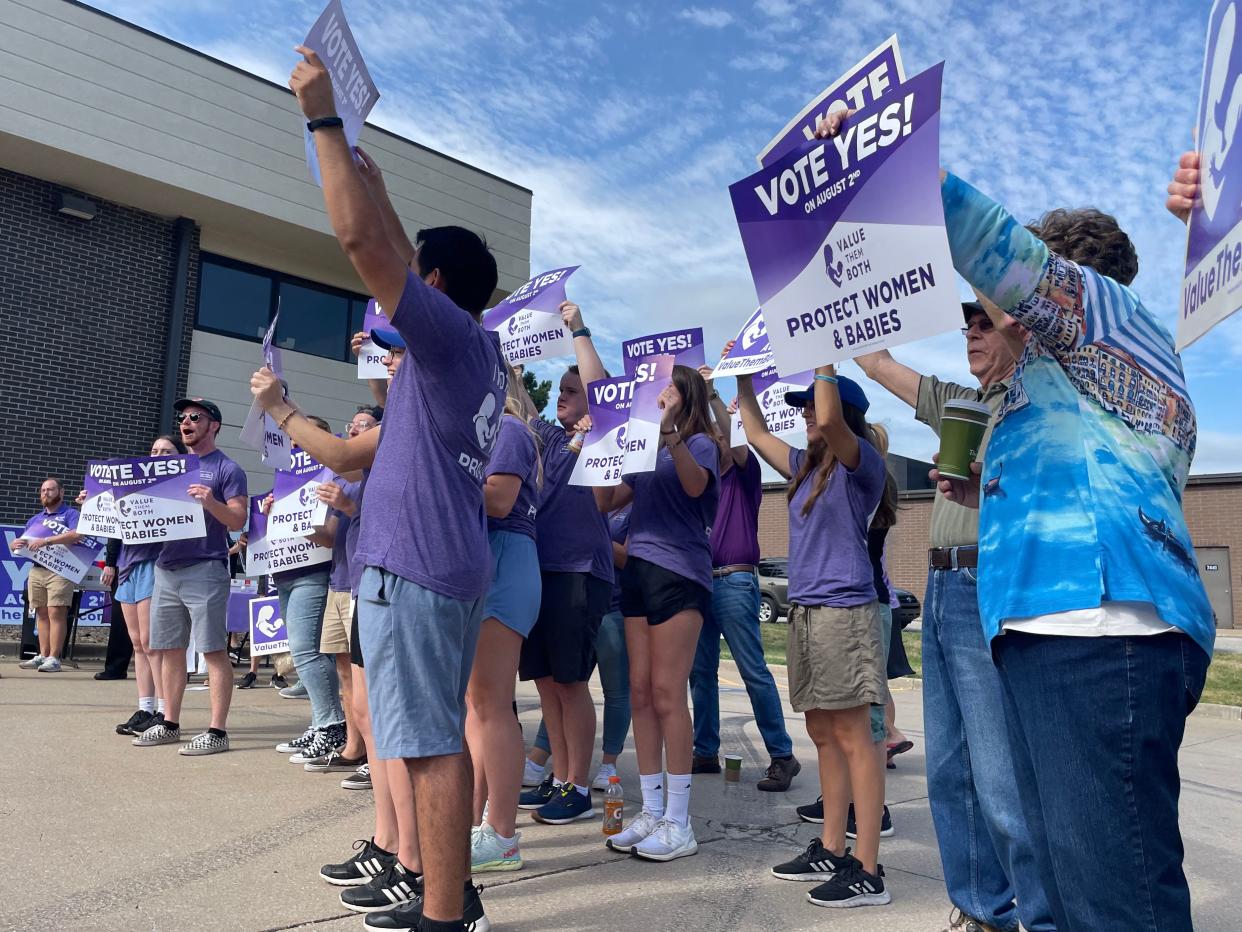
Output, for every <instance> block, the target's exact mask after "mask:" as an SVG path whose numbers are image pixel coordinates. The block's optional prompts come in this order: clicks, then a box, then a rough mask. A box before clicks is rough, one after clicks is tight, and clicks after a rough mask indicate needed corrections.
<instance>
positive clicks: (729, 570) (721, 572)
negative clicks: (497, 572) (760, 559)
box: [712, 563, 756, 579]
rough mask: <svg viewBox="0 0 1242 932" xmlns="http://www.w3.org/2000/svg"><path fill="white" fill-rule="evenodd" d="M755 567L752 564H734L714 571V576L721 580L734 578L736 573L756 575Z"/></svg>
mask: <svg viewBox="0 0 1242 932" xmlns="http://www.w3.org/2000/svg"><path fill="white" fill-rule="evenodd" d="M755 571H756V570H755V567H754V565H753V564H750V563H734V564H732V565H731V566H721V567H717V568H716V569H714V570H712V576H714V577H716V578H717V579H719V578H720V577H721V576H732V575H733V574H734V573H754V572H755Z"/></svg>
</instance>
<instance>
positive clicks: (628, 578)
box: [621, 557, 712, 625]
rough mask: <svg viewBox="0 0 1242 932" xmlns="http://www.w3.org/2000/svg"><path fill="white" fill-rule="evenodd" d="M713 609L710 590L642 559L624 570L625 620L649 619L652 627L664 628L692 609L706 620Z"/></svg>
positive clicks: (648, 621) (631, 559)
mask: <svg viewBox="0 0 1242 932" xmlns="http://www.w3.org/2000/svg"><path fill="white" fill-rule="evenodd" d="M711 607H712V594H711V592H710V591H708V590H707V589H704V588H703V587H702V586H700V585H699V584H698V583H696V582H694V581H693V580H690V579H687V578H686V577H685V576H681V575H679V574H677V573H674V572H673V571H672V570H666V569H665V568H664V567H662V566H657V565H656V564H654V563H649V562H647V561H646V560H643V559H641V558H640V557H630V559H629V560H628V561H626V564H625V569H623V570H622V571H621V614H622V615H624V616H625V617H626V618H646V619H647V624H649V625H662V624H664V622H666V621H668V620H669V619H670V618H672V617H673V616H674V615H676V614H677V613H678V612H684V611H689V610H690V609H693V610H695V611H696V612H698V613H699V614H700V615H702V616H703V617H704V618H706V617H707V615H708V613H709V612H710V611H711Z"/></svg>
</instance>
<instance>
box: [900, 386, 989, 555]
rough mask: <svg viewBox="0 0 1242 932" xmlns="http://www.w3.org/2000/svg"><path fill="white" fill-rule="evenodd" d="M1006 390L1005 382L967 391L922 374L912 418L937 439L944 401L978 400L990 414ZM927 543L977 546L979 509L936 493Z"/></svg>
mask: <svg viewBox="0 0 1242 932" xmlns="http://www.w3.org/2000/svg"><path fill="white" fill-rule="evenodd" d="M1007 391H1009V383H1008V382H996V383H994V384H992V385H990V386H989V387H988V388H986V389H982V388H966V387H965V386H964V385H957V384H956V383H954V382H942V381H940V379H938V378H936V377H935V376H934V375H925V376H923V377H922V378H921V379H919V402H918V404H917V405H916V406H915V408H914V416H915V417H916V418H918V419H919V420H920V421H922V422H923V423H924V424H926V425H927V426H928V427H930V428H931V429H932V430H933V431H935V432H936V436H937V437H939V436H940V415H941V412H942V411H943V410H944V403H945V402H946V401H954V400H956V399H965V400H967V401H981V402H983V403H984V404H985V405H987V406H988V407H989V408H991V409H992V415H993V417H995V415H996V412H997V411H999V410H1000V406H1001V402H1002V401H1004V399H1005V392H1007ZM995 423H996V421H995V420H993V421H992V423H991V424H989V425H988V429H987V432H986V433H985V434H984V435H983V444H982V445H981V446H980V447H979V458H980V459H981V460H982V459H983V451H984V450H986V449H987V446H988V439H989V438H990V437H991V436H992V427H993V425H994V424H995ZM928 543H929V545H930V546H932V547H966V546H971V545H975V544H978V543H979V509H977V508H966V507H965V506H963V505H959V504H957V503H956V502H951V501H949V500H948V499H947V498H945V497H944V496H943V495H941V494H940V493H939V492H937V493H936V500H935V502H934V503H933V504H932V517H931V533H930V534H929V535H928Z"/></svg>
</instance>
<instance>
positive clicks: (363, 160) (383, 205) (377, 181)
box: [354, 146, 414, 266]
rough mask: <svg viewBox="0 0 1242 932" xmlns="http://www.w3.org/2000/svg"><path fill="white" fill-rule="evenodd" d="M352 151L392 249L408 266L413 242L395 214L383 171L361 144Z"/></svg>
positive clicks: (411, 260) (412, 250)
mask: <svg viewBox="0 0 1242 932" xmlns="http://www.w3.org/2000/svg"><path fill="white" fill-rule="evenodd" d="M354 152H355V153H357V156H358V162H359V165H358V173H359V174H360V175H361V176H362V183H363V184H365V185H366V186H367V191H368V193H370V195H371V200H373V201H374V202H375V206H376V207H377V208H379V212H380V217H381V218H382V219H383V222H384V232H385V233H387V234H388V239H389V241H390V242H391V243H392V246H393V249H395V250H397V255H399V256H400V257H401V258H402V259H403V260H405V264H406V265H407V266H410V265H411V263H413V261H414V244H413V243H411V242H410V238H409V237H408V236H406V235H405V227H403V226H402V225H401V218H400V217H398V216H397V210H396V208H395V207H393V206H392V198H390V197H389V196H388V187H387V185H385V184H384V173H383V172H382V171H380V167H379V166H378V165H376V164H375V160H374V159H372V158H371V156H370V155H368V154H367V153H366V152H364V151H363V149H362V147H361V146H354Z"/></svg>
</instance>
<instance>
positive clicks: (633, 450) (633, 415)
mask: <svg viewBox="0 0 1242 932" xmlns="http://www.w3.org/2000/svg"><path fill="white" fill-rule="evenodd" d="M675 364H676V359H675V357H673V356H671V355H667V354H665V355H662V356H649V357H647V358H646V359H644V360H643V361H642V362H640V363H638V364H637V365H636V366H635V367H634V393H633V401H632V402H631V403H630V420H629V424H628V426H627V427H626V429H625V438H624V443H623V444H622V446H623V447H624V448H625V463H624V464H623V465H622V472H623V473H626V474H629V473H636V472H651V471H652V470H653V469H655V467H656V456H657V455H658V454H659V452H660V418H661V417H662V416H663V411H661V409H660V403H659V402H660V393H661V392H663V391H664V389H666V388H667V387H668V386H669V384H670V383H671V382H672V381H673V366H674V365H675Z"/></svg>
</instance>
